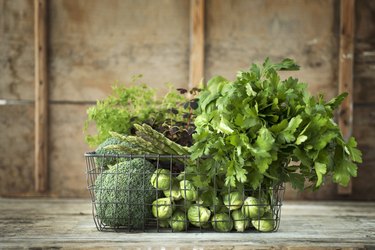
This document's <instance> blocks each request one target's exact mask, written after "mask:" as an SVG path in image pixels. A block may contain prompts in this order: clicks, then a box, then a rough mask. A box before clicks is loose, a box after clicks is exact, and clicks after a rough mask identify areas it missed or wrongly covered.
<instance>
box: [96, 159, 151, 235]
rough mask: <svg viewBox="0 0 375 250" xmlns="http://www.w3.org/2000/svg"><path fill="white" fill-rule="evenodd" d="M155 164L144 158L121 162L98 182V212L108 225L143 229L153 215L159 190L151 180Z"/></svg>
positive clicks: (99, 177) (101, 175)
mask: <svg viewBox="0 0 375 250" xmlns="http://www.w3.org/2000/svg"><path fill="white" fill-rule="evenodd" d="M154 171H155V167H154V166H153V165H152V164H151V163H150V162H148V161H146V160H144V159H133V160H129V161H124V162H119V163H117V164H116V165H113V166H110V168H109V169H108V170H106V171H104V172H102V173H101V174H100V175H99V176H98V178H97V179H96V181H95V198H96V214H97V216H98V218H99V219H100V220H101V222H102V223H103V224H105V225H107V226H111V227H119V226H126V227H127V228H131V229H142V228H143V225H144V224H146V222H147V219H150V218H152V214H151V208H152V202H153V201H154V200H155V199H156V197H157V196H156V192H157V191H156V190H155V189H154V187H153V186H152V185H151V183H150V179H151V176H152V174H153V173H154Z"/></svg>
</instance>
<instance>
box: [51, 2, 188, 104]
mask: <svg viewBox="0 0 375 250" xmlns="http://www.w3.org/2000/svg"><path fill="white" fill-rule="evenodd" d="M189 3H190V2H189V0H179V1H174V0H159V1H149V0H137V1H130V0H125V1H124V0H108V1H102V0H90V1H87V0H64V1H50V3H49V4H50V7H49V10H50V12H51V13H53V14H51V17H50V22H49V34H50V35H49V38H50V43H49V45H50V60H49V62H50V69H49V80H50V87H51V100H69V101H83V100H84V101H96V100H97V99H102V98H105V97H106V96H107V95H108V94H109V93H110V92H111V85H113V84H115V83H116V82H119V83H123V84H125V85H126V86H129V85H131V79H132V77H133V76H134V75H139V74H143V78H142V80H141V82H145V83H147V84H148V85H150V86H153V87H154V88H156V89H157V91H158V93H159V94H163V93H165V92H166V91H167V90H168V87H167V85H166V83H173V85H174V86H175V87H176V88H177V87H183V88H187V87H188V74H189V73H188V72H189ZM62 34H63V35H62Z"/></svg>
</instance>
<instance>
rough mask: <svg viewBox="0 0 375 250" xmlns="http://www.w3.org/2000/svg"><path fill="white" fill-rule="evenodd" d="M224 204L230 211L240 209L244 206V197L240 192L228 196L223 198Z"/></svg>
mask: <svg viewBox="0 0 375 250" xmlns="http://www.w3.org/2000/svg"><path fill="white" fill-rule="evenodd" d="M223 202H224V205H225V206H226V207H227V208H229V210H236V209H240V208H241V206H242V204H243V195H242V193H240V192H232V193H229V194H226V195H224V197H223Z"/></svg>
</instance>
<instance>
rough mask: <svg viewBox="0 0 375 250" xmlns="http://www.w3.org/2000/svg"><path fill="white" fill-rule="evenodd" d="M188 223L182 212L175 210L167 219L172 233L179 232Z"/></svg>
mask: <svg viewBox="0 0 375 250" xmlns="http://www.w3.org/2000/svg"><path fill="white" fill-rule="evenodd" d="M187 224H188V221H187V218H186V215H185V213H184V212H182V211H179V210H177V211H176V212H174V213H173V215H172V217H171V218H170V219H169V225H170V226H171V227H172V229H173V231H176V232H181V231H184V230H185V229H186V227H187Z"/></svg>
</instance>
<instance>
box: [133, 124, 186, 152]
mask: <svg viewBox="0 0 375 250" xmlns="http://www.w3.org/2000/svg"><path fill="white" fill-rule="evenodd" d="M134 127H135V128H136V129H137V131H138V136H140V137H143V138H144V139H145V140H151V142H152V143H154V145H157V146H158V147H160V148H161V149H162V150H163V151H164V152H167V153H168V154H173V155H174V154H176V155H187V154H188V153H189V152H188V149H187V148H186V147H184V146H181V145H179V144H177V143H175V142H174V141H171V140H170V139H168V138H167V137H166V136H164V135H163V134H161V133H159V132H158V131H156V130H154V129H153V128H152V127H150V126H149V125H147V124H142V126H141V125H138V124H134Z"/></svg>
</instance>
